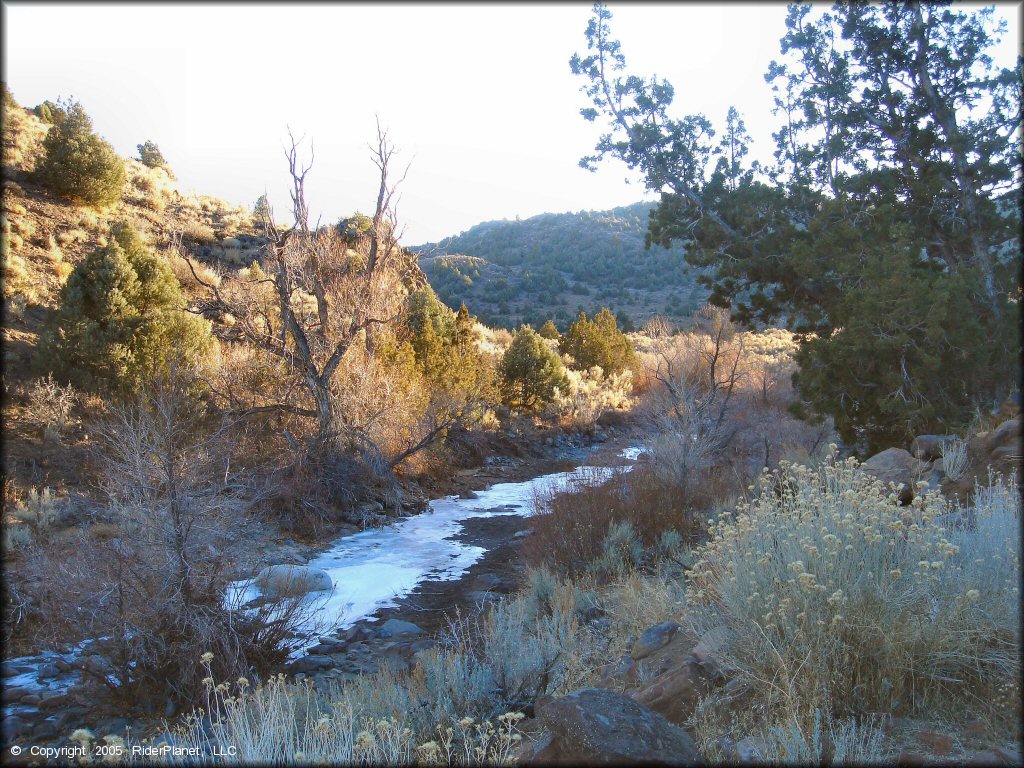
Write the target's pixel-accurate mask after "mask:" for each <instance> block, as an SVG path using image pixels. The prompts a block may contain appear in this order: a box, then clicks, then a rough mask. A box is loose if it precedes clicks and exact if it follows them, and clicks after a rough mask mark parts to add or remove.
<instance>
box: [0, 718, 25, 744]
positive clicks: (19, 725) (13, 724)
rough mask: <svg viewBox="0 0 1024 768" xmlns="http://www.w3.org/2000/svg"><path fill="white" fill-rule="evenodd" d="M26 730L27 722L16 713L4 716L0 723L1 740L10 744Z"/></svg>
mask: <svg viewBox="0 0 1024 768" xmlns="http://www.w3.org/2000/svg"><path fill="white" fill-rule="evenodd" d="M28 730H29V724H28V723H26V722H25V721H24V720H22V719H21V718H20V717H18V716H17V715H8V716H7V717H5V718H4V720H3V725H0V733H2V734H3V740H4V742H5V743H7V744H10V743H11V742H12V741H14V740H15V739H17V738H18V737H19V736H21V735H22V734H23V733H25V732H26V731H28Z"/></svg>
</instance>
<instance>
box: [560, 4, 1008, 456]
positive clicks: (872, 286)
mask: <svg viewBox="0 0 1024 768" xmlns="http://www.w3.org/2000/svg"><path fill="white" fill-rule="evenodd" d="M610 20H611V13H610V12H609V11H608V9H607V8H606V7H605V6H603V5H601V4H597V5H595V6H594V12H593V16H592V18H591V20H590V23H589V25H588V27H587V30H586V39H587V52H586V54H585V55H584V54H576V55H574V56H573V57H572V59H571V60H570V66H571V69H572V71H573V72H574V73H575V74H577V75H578V76H580V77H581V78H582V79H583V82H584V84H583V86H582V90H583V91H584V92H585V93H586V94H587V96H588V97H589V98H590V99H591V102H592V104H593V106H592V107H588V108H587V109H584V110H583V111H582V113H583V116H584V117H585V118H586V119H588V120H597V119H598V118H602V119H603V120H604V121H605V124H606V125H607V131H606V132H605V134H604V135H603V136H602V137H601V138H600V140H599V142H598V144H597V146H596V151H595V153H594V154H592V155H590V156H588V157H585V158H583V160H582V161H581V165H583V166H584V167H586V168H591V169H593V168H595V167H596V164H597V163H598V162H599V161H601V160H602V159H604V158H606V157H616V158H619V159H621V160H623V161H624V162H626V164H627V165H629V166H630V167H632V168H636V169H638V170H640V171H641V172H642V173H643V174H644V176H645V179H646V184H647V186H648V187H649V188H650V189H651V190H655V191H658V192H660V193H661V201H660V203H659V205H658V207H657V209H656V210H655V211H654V212H653V213H652V216H651V222H650V227H649V231H648V240H649V242H654V243H660V244H662V245H667V244H670V243H682V244H684V245H685V247H686V259H687V260H688V261H689V262H690V263H691V264H693V265H696V266H702V267H707V268H709V269H710V270H711V275H710V276H709V277H707V278H706V280H707V282H708V284H709V285H710V287H711V289H712V292H711V297H710V301H711V302H712V303H715V304H718V305H719V306H729V307H731V308H732V310H733V313H734V316H735V318H736V319H737V320H740V321H743V322H746V323H748V324H755V323H762V322H763V323H769V322H778V321H780V320H782V321H784V322H786V323H787V324H788V325H789V327H790V328H792V329H793V330H794V331H797V332H798V333H800V334H801V337H802V346H801V350H800V355H799V359H800V363H801V371H800V374H799V375H798V376H797V379H796V383H797V385H798V387H799V392H800V394H801V396H802V397H803V398H804V400H805V401H806V403H807V405H808V406H810V407H811V408H813V409H814V410H815V411H817V412H819V413H823V414H828V415H831V416H833V417H834V418H835V421H836V424H837V427H838V428H839V429H840V433H841V434H842V436H843V437H844V439H846V440H848V441H851V442H852V441H858V442H860V443H861V444H862V446H863V447H865V448H868V447H870V448H877V447H880V446H882V445H885V444H892V443H896V442H900V441H903V440H905V439H907V438H908V437H910V436H912V435H913V434H914V433H915V432H917V431H925V430H927V431H932V430H951V429H955V428H957V427H958V426H960V425H962V424H963V423H964V422H965V421H966V420H967V419H968V418H969V416H970V414H971V412H972V410H973V409H974V408H976V407H979V406H980V405H983V404H986V403H990V402H991V401H992V400H995V399H1001V398H1002V397H1005V395H1006V394H1007V392H1008V390H1009V389H1011V388H1012V387H1013V384H1014V380H1015V377H1016V371H1017V358H1018V354H1019V351H1020V336H1019V333H1018V330H1017V326H1018V308H1019V300H1020V295H1021V288H1020V277H1019V257H1018V255H1017V254H1018V253H1019V239H1018V235H1017V230H1018V222H1019V214H1018V212H1017V211H1016V210H1015V206H1012V205H1011V204H1010V199H1009V198H1008V197H1007V195H1008V194H1010V193H1012V192H1013V190H1015V189H1016V188H1017V187H1018V186H1019V184H1020V180H1021V154H1020V150H1021V134H1020V126H1021V71H1022V67H1021V60H1020V59H1019V58H1018V61H1017V64H1016V66H1015V67H1012V68H1011V67H1004V68H1000V67H997V66H996V65H995V63H994V62H993V60H992V58H991V48H992V45H993V41H994V39H995V38H996V37H997V36H998V35H999V34H1000V33H1001V31H1002V30H1001V28H1000V27H998V26H997V25H996V24H995V23H994V21H993V17H992V13H991V10H970V11H954V10H953V9H951V8H949V7H947V6H944V5H939V4H929V5H925V4H918V3H912V4H895V3H885V4H881V5H874V4H872V5H867V4H837V5H836V6H834V7H833V8H831V9H829V10H823V9H821V8H820V7H816V6H815V7H812V6H809V5H793V6H790V8H789V10H788V14H787V18H786V33H785V35H784V36H783V38H782V40H781V42H780V51H781V57H780V59H779V60H778V61H773V62H772V63H771V65H770V67H769V69H768V72H767V73H766V75H765V79H766V81H767V83H768V84H769V85H770V86H771V88H772V90H773V92H774V94H775V104H776V109H775V114H776V116H777V118H778V124H779V127H778V130H777V131H776V132H775V134H774V137H775V142H776V150H775V154H774V157H775V162H774V164H773V165H772V166H771V167H767V168H761V167H759V166H758V165H756V164H754V163H747V161H746V156H747V153H748V150H749V146H750V140H749V137H748V136H747V134H746V131H745V128H744V126H743V121H742V117H741V114H740V112H739V110H737V109H730V110H729V113H728V115H727V116H726V120H725V128H724V130H723V132H722V134H723V135H722V137H721V139H720V140H719V141H718V142H716V141H715V137H716V132H715V130H714V128H713V126H712V123H711V121H710V120H709V119H708V118H707V117H705V116H704V115H701V114H689V115H684V116H682V117H675V116H672V115H671V114H670V107H671V105H672V103H673V100H674V98H675V89H674V88H673V86H672V85H671V84H670V83H668V82H667V81H664V80H660V79H658V78H656V77H652V78H643V77H639V76H636V75H633V74H627V65H626V59H625V56H624V54H623V52H622V47H621V45H620V43H619V42H618V41H617V40H614V39H613V38H612V36H611V31H610V26H609V24H610ZM953 307H956V309H955V310H953V309H952V308H953Z"/></svg>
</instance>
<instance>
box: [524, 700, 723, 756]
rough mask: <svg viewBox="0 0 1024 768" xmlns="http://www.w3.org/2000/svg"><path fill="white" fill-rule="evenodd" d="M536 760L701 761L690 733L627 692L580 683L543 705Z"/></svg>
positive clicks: (540, 713)
mask: <svg viewBox="0 0 1024 768" xmlns="http://www.w3.org/2000/svg"><path fill="white" fill-rule="evenodd" d="M539 715H540V720H541V722H542V723H543V725H544V727H545V728H546V729H547V731H548V732H549V733H550V734H551V737H550V738H548V739H546V743H545V745H544V747H543V749H542V750H541V751H540V752H539V753H538V754H537V755H536V757H535V759H537V760H538V761H539V762H567V763H576V764H579V763H596V764H605V765H608V764H611V765H631V764H632V765H637V764H648V765H702V764H703V762H704V760H703V758H702V757H701V754H700V751H699V750H698V749H697V744H696V742H694V740H693V737H691V736H690V734H688V733H687V732H686V731H684V730H683V729H682V728H679V727H677V726H675V725H673V724H672V723H670V722H669V721H668V720H666V719H665V718H664V717H662V716H661V715H659V714H658V713H657V712H654V711H652V710H650V709H648V708H646V707H644V706H642V705H640V704H639V703H637V702H636V701H634V700H633V699H631V698H629V697H628V696H623V695H622V694H619V693H615V692H613V691H607V690H603V689H600V688H584V689H582V690H579V691H574V692H573V693H570V694H568V695H567V696H562V697H561V698H558V699H555V700H554V701H551V702H550V703H548V704H546V705H544V706H543V707H542V708H541V709H540V712H539Z"/></svg>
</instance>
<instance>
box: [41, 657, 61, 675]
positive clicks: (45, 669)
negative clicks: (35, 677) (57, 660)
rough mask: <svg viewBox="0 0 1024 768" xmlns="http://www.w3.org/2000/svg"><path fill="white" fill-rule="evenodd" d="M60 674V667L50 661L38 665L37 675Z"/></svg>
mask: <svg viewBox="0 0 1024 768" xmlns="http://www.w3.org/2000/svg"><path fill="white" fill-rule="evenodd" d="M59 674H60V668H59V667H58V666H57V665H56V664H54V663H53V662H52V661H51V662H50V663H49V664H43V665H42V666H40V667H39V677H40V678H44V677H56V676H57V675H59Z"/></svg>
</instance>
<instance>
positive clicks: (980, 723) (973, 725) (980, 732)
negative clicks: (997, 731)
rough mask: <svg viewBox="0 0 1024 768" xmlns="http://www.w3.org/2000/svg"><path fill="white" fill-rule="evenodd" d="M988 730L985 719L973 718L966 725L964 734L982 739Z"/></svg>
mask: <svg viewBox="0 0 1024 768" xmlns="http://www.w3.org/2000/svg"><path fill="white" fill-rule="evenodd" d="M987 730H988V726H986V725H985V721H984V720H971V722H969V723H968V724H967V725H966V726H965V727H964V735H965V736H967V737H968V738H971V739H980V738H981V737H982V736H984V735H985V733H986V731H987Z"/></svg>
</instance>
